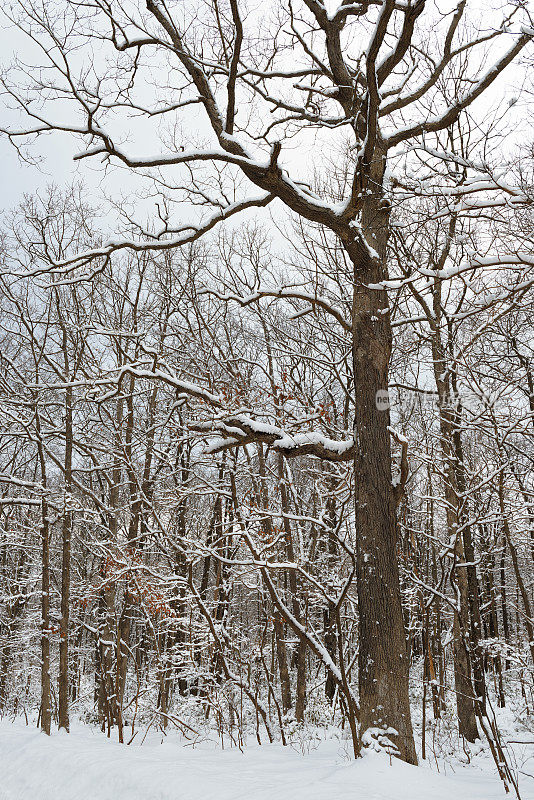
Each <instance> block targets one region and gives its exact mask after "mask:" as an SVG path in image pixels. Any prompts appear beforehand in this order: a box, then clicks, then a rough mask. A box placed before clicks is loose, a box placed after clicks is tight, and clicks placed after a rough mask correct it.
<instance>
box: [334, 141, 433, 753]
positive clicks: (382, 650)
mask: <svg viewBox="0 0 534 800" xmlns="http://www.w3.org/2000/svg"><path fill="white" fill-rule="evenodd" d="M376 157H377V159H378V163H377V164H376V165H375V166H374V167H372V168H371V172H372V173H376V174H372V175H371V178H372V182H371V183H370V186H372V187H381V186H382V179H383V164H382V163H380V159H379V158H378V153H377V154H376ZM373 191H375V192H376V193H375V194H372V195H367V196H366V199H365V207H364V210H363V214H362V226H363V229H364V232H365V233H366V234H367V237H368V239H371V240H372V241H371V242H370V244H372V246H373V247H374V249H375V250H376V251H377V253H378V254H379V256H380V259H370V258H369V257H367V259H362V257H361V253H356V252H354V251H353V248H352V247H351V244H350V242H347V243H345V247H346V249H347V251H348V253H349V255H350V256H351V260H352V263H353V265H354V294H353V337H352V341H353V344H352V354H353V370H354V400H355V411H354V439H355V443H356V447H355V457H354V471H355V475H354V480H355V491H356V497H355V516H356V581H357V594H358V619H359V654H358V665H359V692H360V738H361V740H362V741H363V742H365V738H366V736H368V735H369V734H371V735H373V733H374V732H375V731H376V730H377V729H381V730H382V731H384V730H385V731H388V730H394V731H396V733H394V734H388V736H389V738H390V739H391V741H392V742H393V743H394V745H395V746H396V747H397V749H398V753H399V755H400V757H401V758H402V759H403V760H404V761H407V762H409V763H412V764H415V763H417V756H416V752H415V744H414V739H413V730H412V721H411V713H410V701H409V694H408V675H409V663H408V657H407V651H406V637H405V631H404V621H403V615H402V606H401V595H400V581H399V568H398V561H397V520H396V507H395V506H396V504H395V493H394V487H393V485H392V473H391V443H390V432H389V409H388V408H384V407H383V406H382V405H380V402H379V401H380V397H381V396H382V397H387V391H388V372H389V361H390V355H391V323H390V317H389V310H388V299H387V295H386V293H385V292H384V291H377V290H376V289H371V288H369V286H368V284H376V283H378V282H379V281H381V280H383V279H384V278H385V277H386V273H385V256H386V245H387V231H388V229H389V208H388V206H387V204H386V203H385V201H384V199H383V197H382V191H381V188H379V189H378V191H377V190H376V189H374V188H373ZM380 393H382V395H381V394H380Z"/></svg>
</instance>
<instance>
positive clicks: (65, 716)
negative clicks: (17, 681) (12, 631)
mask: <svg viewBox="0 0 534 800" xmlns="http://www.w3.org/2000/svg"><path fill="white" fill-rule="evenodd" d="M64 348H65V353H66V343H64ZM65 358H67V356H66V355H65ZM71 492H72V389H71V388H70V387H69V388H67V389H66V390H65V507H64V509H63V522H62V530H61V539H62V563H61V616H60V619H59V727H60V728H64V730H66V731H68V730H69V611H70V551H71V536H72V510H71V509H70V505H71V503H72V497H71Z"/></svg>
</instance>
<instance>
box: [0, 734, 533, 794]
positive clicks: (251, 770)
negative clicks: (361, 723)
mask: <svg viewBox="0 0 534 800" xmlns="http://www.w3.org/2000/svg"><path fill="white" fill-rule="evenodd" d="M343 745H344V743H343V742H339V741H335V740H327V741H324V742H322V743H321V744H320V745H319V746H318V747H317V749H315V750H313V751H312V752H310V753H308V754H306V755H302V754H301V753H298V752H296V751H295V750H294V749H292V748H291V747H282V746H281V745H278V744H273V745H263V746H262V747H259V746H258V745H249V746H248V747H247V748H246V749H245V750H244V752H240V751H239V750H238V749H235V748H233V749H226V750H222V749H220V747H217V746H215V745H214V744H212V743H209V742H203V743H202V744H200V745H196V746H194V747H192V746H187V745H184V744H183V743H181V742H179V741H177V740H173V739H171V737H168V738H167V739H166V740H165V741H164V742H163V744H161V743H160V738H159V737H158V738H156V737H153V738H152V739H150V738H147V740H146V741H145V743H144V744H143V745H140V744H139V743H137V742H136V741H134V742H132V744H131V745H130V746H129V747H128V746H126V745H120V744H118V743H117V742H115V741H113V740H108V739H107V738H106V737H105V736H103V735H102V734H101V733H100V732H99V731H97V730H95V729H93V728H89V727H76V728H75V729H74V731H73V732H72V733H71V734H65V733H60V734H58V733H55V734H53V735H52V736H51V737H50V738H48V737H46V736H45V735H44V734H42V733H40V732H39V731H37V730H35V728H31V727H26V726H25V725H24V724H22V723H20V722H15V723H13V724H11V723H9V722H7V721H3V722H1V723H0V775H1V781H0V800H349V799H350V800H355V799H357V798H361V800H451V799H452V800H501V799H502V798H503V797H504V796H505V795H504V790H503V789H502V786H501V785H500V783H499V781H498V780H497V779H496V778H495V776H494V775H493V774H491V772H490V771H489V770H488V771H486V770H483V771H482V770H480V769H477V768H475V767H469V768H460V769H459V770H458V771H456V773H455V774H453V775H450V774H449V775H447V776H445V775H442V774H437V773H436V772H432V771H430V769H429V768H428V767H427V766H426V765H423V766H422V767H419V768H417V767H410V766H408V765H407V764H403V763H401V762H400V761H397V760H395V759H393V760H391V761H390V759H389V758H388V757H387V756H385V755H382V754H378V753H373V752H370V753H367V754H366V755H365V757H364V758H363V759H360V760H359V761H357V762H354V761H351V760H349V758H348V757H347V753H346V752H345V750H344V746H343ZM522 788H523V800H534V780H533V781H532V785H531V786H530V787H527V786H526V785H525V784H524V785H523V787H522Z"/></svg>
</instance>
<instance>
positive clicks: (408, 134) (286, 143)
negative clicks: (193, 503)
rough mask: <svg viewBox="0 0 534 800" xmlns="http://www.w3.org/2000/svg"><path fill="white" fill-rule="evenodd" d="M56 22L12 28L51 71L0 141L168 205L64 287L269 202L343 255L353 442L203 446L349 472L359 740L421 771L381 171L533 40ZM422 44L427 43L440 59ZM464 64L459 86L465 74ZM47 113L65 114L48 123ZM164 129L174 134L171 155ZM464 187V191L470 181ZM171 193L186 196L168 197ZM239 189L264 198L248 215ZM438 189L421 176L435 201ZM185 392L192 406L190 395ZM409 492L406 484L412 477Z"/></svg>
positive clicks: (397, 15) (293, 17)
mask: <svg viewBox="0 0 534 800" xmlns="http://www.w3.org/2000/svg"><path fill="white" fill-rule="evenodd" d="M48 6H49V4H48V3H46V4H44V5H43V7H42V8H41V9H39V8H36V9H34V8H32V9H31V10H30V11H29V12H28V13H27V14H26V13H25V12H24V10H22V9H21V10H18V11H15V17H14V18H15V19H16V21H17V22H18V24H19V25H20V26H21V27H23V28H25V29H26V31H27V32H28V33H29V35H30V36H31V37H32V39H33V41H34V42H35V43H37V44H38V46H39V47H40V48H42V50H43V51H44V52H43V58H44V59H47V66H48V67H49V68H50V67H51V69H47V70H42V71H37V72H36V73H35V74H27V72H26V70H24V68H22V67H21V69H20V70H19V73H18V77H19V85H18V87H17V84H16V77H17V70H16V69H15V71H14V73H13V72H12V74H11V77H9V76H8V78H7V79H6V80H5V82H4V85H5V88H6V91H7V93H8V96H9V97H10V98H11V101H12V102H13V103H14V104H15V105H16V106H18V107H19V108H20V107H21V108H22V109H23V111H24V112H25V114H26V115H27V119H28V124H27V125H26V126H25V127H22V128H16V127H15V128H12V129H9V130H7V129H4V130H5V132H6V133H7V135H9V137H10V139H11V141H12V142H13V143H15V144H18V143H19V142H20V141H21V140H22V142H24V140H25V139H26V138H28V136H30V137H31V136H32V135H39V134H42V133H48V132H50V131H54V130H56V131H62V132H67V133H71V134H74V135H76V136H78V137H81V138H82V139H83V140H84V150H83V151H82V152H81V153H80V154H79V155H78V158H79V159H92V160H93V161H94V160H97V159H98V160H99V161H102V160H103V161H104V163H105V164H106V163H110V164H119V165H120V166H122V167H123V168H125V169H126V170H128V171H129V172H132V171H133V172H137V173H139V174H142V175H145V176H148V177H150V178H151V179H152V180H153V181H154V184H155V187H156V189H157V191H158V193H159V194H160V195H162V197H163V201H162V203H161V204H160V205H159V208H158V216H159V220H158V226H159V228H158V229H156V230H154V228H152V229H150V230H145V228H144V226H143V225H142V224H139V223H138V225H137V232H136V235H135V236H133V237H131V238H121V239H120V240H115V241H110V242H107V243H105V244H104V246H102V247H99V248H98V249H95V250H89V251H85V252H83V253H80V252H78V253H75V254H73V255H70V256H68V257H67V258H62V257H57V258H54V259H52V261H53V263H52V265H51V270H50V271H51V272H52V273H54V271H55V272H56V273H60V275H63V276H64V275H65V272H67V273H69V275H70V273H74V275H75V274H76V271H77V269H78V267H81V268H82V269H83V268H84V267H85V266H86V265H87V264H88V263H90V262H91V261H92V260H93V259H94V258H97V257H98V258H104V259H108V258H109V257H111V256H112V255H113V253H115V252H117V251H119V250H124V249H129V248H130V249H136V250H146V251H150V250H168V249H171V248H176V247H177V246H181V245H183V244H185V243H188V242H191V241H193V240H196V239H198V238H199V237H200V236H201V235H203V234H204V233H205V232H207V231H208V230H210V229H212V228H214V227H215V226H216V225H218V224H219V223H222V222H224V221H225V220H227V219H228V218H229V217H234V216H235V215H236V214H237V213H238V212H239V213H241V212H245V211H246V210H247V209H248V208H250V207H251V206H263V205H266V204H267V203H270V202H271V201H272V200H273V199H276V200H277V201H279V202H281V203H282V204H283V205H284V206H285V207H286V208H287V209H289V211H291V212H292V213H293V214H295V215H298V216H299V217H300V218H302V219H303V220H306V221H308V222H311V223H314V224H316V225H320V226H323V227H324V228H326V229H328V230H329V231H330V232H332V234H333V235H334V236H335V237H337V240H338V242H339V244H340V246H342V247H343V248H344V251H345V255H346V258H347V259H348V262H349V263H350V264H351V266H352V277H351V281H350V282H349V285H347V294H348V295H349V299H350V301H351V307H352V313H351V319H350V321H349V322H348V326H350V331H347V330H346V327H347V326H342V327H344V328H345V330H344V333H349V336H350V339H351V347H352V370H353V386H352V390H351V391H352V400H353V406H354V418H353V427H354V431H353V436H352V437H349V438H347V439H345V440H344V441H342V442H339V443H336V442H332V441H326V440H325V439H324V437H322V436H320V435H318V434H316V433H313V432H311V433H310V432H307V433H306V432H301V431H299V432H298V433H293V432H291V434H290V435H289V434H287V433H286V432H281V431H280V430H277V429H275V428H273V427H270V426H269V425H265V424H263V423H262V422H261V420H260V421H258V420H257V419H255V418H254V414H247V416H246V417H244V416H242V415H237V414H234V415H232V414H231V413H226V414H225V413H222V415H220V416H216V417H215V418H213V417H212V418H211V419H210V415H208V418H207V419H206V420H205V421H202V422H201V423H199V424H198V425H197V429H201V430H202V431H203V432H214V433H219V434H222V435H223V439H224V441H223V442H222V444H220V446H215V447H214V448H213V449H214V451H216V450H224V449H225V448H226V447H227V446H228V445H231V446H237V445H240V444H246V443H255V444H257V445H259V446H261V444H263V443H265V444H268V445H270V446H271V447H272V448H275V449H278V450H279V451H280V452H283V453H285V455H286V456H287V455H290V454H292V455H296V454H300V455H304V454H308V455H309V454H311V455H315V456H317V457H319V458H321V459H324V458H330V459H333V458H334V457H335V458H337V459H338V460H342V459H343V460H345V459H347V458H352V460H353V463H354V483H355V512H356V517H355V523H356V531H357V535H358V539H357V549H356V555H355V559H356V577H357V588H358V604H359V625H360V652H359V689H360V706H361V716H360V722H361V733H362V734H363V733H365V732H366V731H376V730H379V731H380V730H382V731H383V730H386V731H391V730H394V731H395V733H394V734H391V735H392V737H393V739H394V746H395V748H396V749H397V751H398V752H399V754H400V755H401V757H402V758H404V759H406V760H408V761H411V762H414V761H415V760H416V756H415V747H414V743H413V734H412V726H411V720H410V709H409V702H408V663H407V655H406V642H405V635H404V628H403V619H402V609H401V604H400V592H399V574H398V565H397V560H396V519H395V510H396V504H397V501H398V491H397V488H398V487H395V486H393V484H392V480H391V477H392V476H391V447H390V435H391V431H390V427H389V414H388V413H387V411H384V410H381V409H380V408H378V407H377V403H376V399H377V393H379V392H387V390H388V370H389V361H390V354H391V343H392V329H391V321H390V312H389V304H388V298H387V295H386V292H385V290H384V288H383V287H384V285H385V284H384V282H385V281H387V279H388V270H387V262H386V259H387V247H388V238H389V234H390V230H391V218H390V215H391V206H392V202H393V203H394V202H395V196H394V194H392V192H393V190H394V187H395V186H397V185H398V187H400V189H401V191H402V192H405V191H406V186H407V184H406V182H405V181H404V182H403V181H400V182H399V183H398V184H396V183H395V180H394V179H393V180H391V179H390V178H391V176H390V175H389V174H388V172H387V166H388V159H390V158H391V157H392V156H393V155H395V154H396V153H399V151H400V150H402V148H406V149H409V148H413V147H417V146H419V145H420V144H421V142H422V141H423V140H426V138H428V137H429V136H430V137H432V136H433V135H436V134H439V132H440V131H444V130H445V129H448V128H450V127H451V126H453V125H454V124H455V123H456V122H457V121H458V120H459V119H460V117H461V115H462V113H463V112H464V111H465V110H466V109H468V108H469V107H470V106H471V104H472V103H473V102H474V101H475V100H477V98H478V97H480V96H481V95H482V94H483V93H484V92H485V91H486V90H487V89H488V88H489V87H490V86H492V84H493V83H494V82H495V80H496V79H497V77H498V76H499V74H500V73H501V71H502V70H503V69H504V68H505V67H506V66H508V65H509V64H510V63H511V62H512V61H513V60H514V58H516V56H517V55H518V54H519V53H520V52H521V51H522V49H523V48H524V47H525V46H526V45H527V44H528V43H529V41H530V39H531V38H532V33H531V28H521V23H525V22H527V23H528V22H529V20H528V13H527V12H526V11H525V10H524V9H523V8H522V6H521V5H517V4H515V3H514V4H512V5H511V9H510V11H509V13H508V15H505V16H504V17H503V20H502V24H498V25H496V26H495V30H494V32H492V33H489V34H488V33H483V34H480V35H478V36H476V35H475V36H473V37H471V38H468V39H467V40H466V34H465V33H463V32H462V30H461V23H462V20H463V18H464V16H465V15H466V13H467V12H466V9H467V5H466V2H465V0H461V2H460V3H459V4H458V5H457V6H456V7H453V8H450V9H449V10H448V11H447V12H446V13H444V14H440V13H439V12H437V11H436V9H433V8H430V7H429V6H427V4H426V3H425V2H424V0H417V2H415V3H411V2H398V0H383V2H363V3H359V2H356V3H352V2H345V1H344V2H342V3H341V4H340V5H339V6H338V7H337V8H335V9H330V8H329V7H327V5H326V3H323V2H322V1H321V0H303V2H302V3H299V4H298V5H297V4H295V3H287V4H281V6H280V7H278V5H276V6H275V7H274V8H273V9H268V12H269V13H270V12H271V11H272V18H271V19H269V17H268V16H267V17H266V18H260V16H259V13H258V12H249V13H248V14H247V11H246V8H245V6H244V4H243V3H241V2H239V0H229V2H228V4H226V3H224V2H219V0H214V1H213V3H212V4H210V5H206V6H202V7H201V9H200V10H199V9H198V7H197V6H196V4H193V3H191V4H188V3H186V4H179V5H178V4H171V3H165V2H163V0H147V3H146V10H145V9H144V8H141V7H137V6H136V4H135V3H134V4H133V5H132V6H131V5H130V4H124V5H122V4H121V3H114V2H104V1H103V0H95V1H94V2H93V3H91V4H89V5H80V4H78V3H74V2H70V1H69V0H61V2H58V6H57V9H55V8H54V9H52V11H49V9H48ZM56 11H57V17H56ZM476 11H477V9H475V13H476ZM516 18H517V21H516ZM425 19H426V21H427V29H426V30H425V27H424V25H423V24H422V22H423V20H425ZM429 25H432V26H433V27H434V28H435V30H436V31H437V35H436V37H435V41H434V39H433V37H429V34H428V26H429ZM258 31H260V35H258ZM96 45H98V47H97V46H96ZM79 46H81V47H82V48H86V50H85V52H87V53H88V54H89V56H90V59H89V60H90V62H91V64H92V66H91V68H90V69H89V70H86V69H85V68H84V67H83V66H80V60H79V49H78V47H79ZM486 47H489V48H490V52H492V53H494V54H495V59H496V60H495V63H494V65H493V66H492V67H491V68H490V69H488V70H486V71H483V72H482V75H477V69H478V64H477V60H479V59H480V58H481V55H479V54H480V53H481V52H484V48H486ZM468 53H469V55H470V60H471V63H472V64H473V65H474V70H473V74H472V75H471V76H467V75H465V74H464V71H463V63H464V60H465V56H466V54H468ZM101 58H102V63H101V62H100V59H101ZM113 59H115V61H114V63H115V71H114V72H113V71H112V70H111V68H110V63H113ZM13 76H14V77H13ZM21 82H22V85H21ZM158 84H160V85H162V86H163V87H164V88H163V90H162V91H160V92H158V91H156V90H152V91H150V90H148V89H147V87H148V86H150V85H158ZM443 84H445V85H446V91H445V92H443V93H442V94H440V93H439V92H438V91H437V90H438V85H439V86H442V85H443ZM147 94H148V95H149V98H148V99H146V98H145V95H147ZM43 96H44V97H47V98H51V100H52V101H53V100H54V99H56V100H58V101H60V102H58V103H57V104H56V105H55V106H54V103H53V102H49V103H47V102H45V103H44V104H42V103H40V102H39V101H40V100H41V99H42V97H43ZM441 98H444V99H441ZM200 111H201V112H202V114H200ZM134 115H135V116H138V115H139V116H140V117H141V118H142V120H143V124H144V125H146V129H147V130H149V131H150V132H151V133H152V136H153V138H155V139H156V140H158V139H159V140H160V141H165V140H166V144H165V146H163V147H161V145H160V146H159V148H156V152H155V153H154V154H151V153H150V151H149V149H150V146H149V145H148V144H146V139H147V138H148V137H147V136H146V135H145V131H144V130H143V128H142V127H139V134H138V136H139V139H140V140H141V139H142V140H143V152H142V154H140V155H137V154H136V152H135V151H136V149H137V148H138V147H140V141H139V142H138V143H137V144H135V145H131V146H128V148H127V147H126V146H123V145H121V144H120V141H121V139H124V138H125V135H124V129H125V128H127V129H128V133H130V131H131V126H132V123H133V121H134ZM165 123H167V127H169V125H170V126H171V127H172V132H171V133H170V135H169V133H168V132H167V133H165V131H164V128H163V127H162V126H164V125H165ZM162 131H163V133H162ZM198 134H200V136H201V138H202V139H203V140H206V139H207V143H206V144H205V145H202V146H199V145H198V144H197V141H198V138H199V136H198ZM314 135H315V136H316V139H314ZM293 137H294V138H295V141H296V142H297V143H298V145H299V146H300V147H301V148H305V147H307V148H308V149H309V152H310V154H311V159H310V160H311V162H312V164H313V171H311V174H310V172H308V173H307V174H305V175H304V176H303V177H301V172H302V169H303V167H304V166H306V164H300V163H295V164H290V161H291V151H290V146H291V144H292V141H291V140H292V138H293ZM423 143H424V142H423ZM325 146H326V148H327V151H328V152H329V153H330V152H332V150H333V149H335V148H338V149H339V150H341V148H342V146H343V148H344V149H345V151H346V152H348V153H349V156H348V159H347V160H348V165H349V166H348V170H347V175H346V178H345V180H344V181H342V182H341V187H337V189H336V190H335V191H333V190H331V191H330V192H329V191H328V190H323V191H320V190H319V189H315V188H314V187H313V184H314V183H317V177H318V175H319V176H321V174H322V173H323V172H324V171H326V172H328V170H330V172H331V171H332V170H331V167H330V166H329V165H328V163H326V160H322V159H321V155H322V152H323V149H324V148H325ZM158 150H159V151H158ZM147 151H148V154H147ZM431 157H432V158H433V164H434V169H435V170H437V172H438V173H441V174H443V182H444V184H446V183H447V182H450V181H451V180H452V181H453V184H454V181H455V177H454V175H452V177H451V174H450V173H449V172H448V171H447V164H448V163H449V161H450V154H448V153H442V152H440V151H438V150H437V149H434V150H433V151H432V156H431ZM294 161H297V159H294ZM319 162H320V163H319ZM182 168H183V171H181V170H182ZM471 170H472V172H473V174H476V172H477V170H478V167H477V166H476V165H473V167H472V168H471ZM290 171H291V173H294V174H290ZM482 173H483V174H482V177H483V179H484V189H485V191H486V194H487V195H489V196H491V195H492V194H493V193H494V192H497V193H502V187H501V185H500V184H499V182H498V181H497V180H493V179H492V178H491V175H490V176H489V179H488V175H487V171H486V169H485V167H482ZM182 174H183V175H185V176H186V177H185V179H182V178H177V177H176V176H177V175H179V176H181V175H182ZM178 180H180V183H177V181H178ZM247 183H251V184H253V185H254V186H255V187H259V188H260V189H261V191H262V195H261V196H260V197H259V198H258V197H257V196H256V195H254V196H253V197H252V198H248V196H245V197H244V198H243V197H242V193H243V192H244V191H245V190H244V187H245V186H246V185H247ZM435 183H436V181H435V178H434V176H432V179H431V182H430V187H431V191H433V192H434V191H436V186H435ZM459 183H460V184H463V183H465V181H463V179H462V180H461V181H459ZM425 187H428V183H426V184H425V180H424V179H423V182H422V183H418V186H417V189H416V190H414V193H419V194H421V193H424V191H425ZM456 188H458V187H456ZM459 192H460V197H461V189H460V190H459ZM192 198H195V199H197V200H198V202H199V203H200V205H201V207H203V206H207V207H208V208H209V209H210V215H209V216H208V217H207V218H202V217H200V218H199V215H198V213H196V208H190V211H189V212H188V213H190V214H191V216H192V217H194V218H195V219H194V221H192V222H191V223H189V222H188V221H187V222H186V224H185V226H184V223H183V219H182V218H181V219H180V224H179V225H177V223H176V222H175V219H174V218H175V217H176V216H177V215H178V213H179V210H180V203H182V202H184V201H189V203H190V205H191V200H192ZM175 204H176V210H174V209H175ZM130 222H131V220H130ZM90 274H91V273H90ZM90 274H89V276H90ZM85 277H87V275H85ZM69 279H72V277H71V278H69ZM153 372H154V377H160V378H163V380H164V381H167V382H168V380H169V379H168V377H167V376H165V375H159V376H158V375H156V373H155V371H153ZM131 374H132V375H134V373H133V372H132V373H131ZM182 388H183V391H184V392H185V394H192V395H195V396H197V397H198V392H197V390H196V389H195V388H194V387H191V386H189V387H186V386H184V387H182ZM189 390H191V391H189ZM216 405H217V404H216ZM403 451H404V446H403ZM336 454H337V455H336ZM403 474H404V479H405V469H404V470H403ZM377 626H378V627H377ZM377 631H379V632H380V636H377V635H376V633H377Z"/></svg>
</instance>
